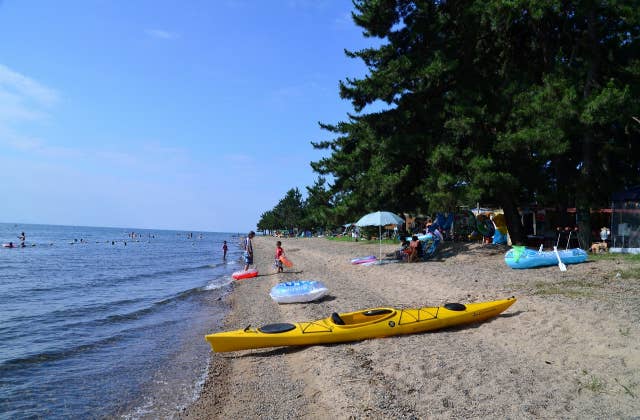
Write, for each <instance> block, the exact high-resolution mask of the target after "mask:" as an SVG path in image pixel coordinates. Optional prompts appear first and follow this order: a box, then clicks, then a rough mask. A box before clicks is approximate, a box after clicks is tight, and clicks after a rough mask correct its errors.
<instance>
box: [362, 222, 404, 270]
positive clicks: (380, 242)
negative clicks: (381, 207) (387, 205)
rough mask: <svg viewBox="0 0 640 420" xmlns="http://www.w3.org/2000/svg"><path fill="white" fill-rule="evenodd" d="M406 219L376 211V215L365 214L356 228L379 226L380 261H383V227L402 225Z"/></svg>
mask: <svg viewBox="0 0 640 420" xmlns="http://www.w3.org/2000/svg"><path fill="white" fill-rule="evenodd" d="M403 223H404V219H402V217H400V216H398V215H397V214H395V213H391V212H390V211H376V212H375V213H369V214H365V215H364V216H362V217H361V218H360V220H358V221H357V222H356V226H360V227H363V226H378V231H379V233H378V241H379V245H380V259H382V226H387V225H401V224H403Z"/></svg>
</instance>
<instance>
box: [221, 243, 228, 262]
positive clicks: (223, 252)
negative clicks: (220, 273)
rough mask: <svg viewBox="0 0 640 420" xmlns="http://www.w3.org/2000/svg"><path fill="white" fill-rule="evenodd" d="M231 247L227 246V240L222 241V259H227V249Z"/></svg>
mask: <svg viewBox="0 0 640 420" xmlns="http://www.w3.org/2000/svg"><path fill="white" fill-rule="evenodd" d="M228 249H229V248H228V247H227V241H223V243H222V259H223V260H226V259H227V250H228Z"/></svg>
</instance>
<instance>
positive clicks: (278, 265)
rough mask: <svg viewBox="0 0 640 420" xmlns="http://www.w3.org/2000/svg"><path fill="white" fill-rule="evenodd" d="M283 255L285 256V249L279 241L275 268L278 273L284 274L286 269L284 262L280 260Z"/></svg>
mask: <svg viewBox="0 0 640 420" xmlns="http://www.w3.org/2000/svg"><path fill="white" fill-rule="evenodd" d="M283 255H284V249H282V242H280V241H278V242H276V261H275V266H276V269H277V272H278V273H282V272H283V271H284V268H283V267H282V261H281V260H280V257H282V256H283Z"/></svg>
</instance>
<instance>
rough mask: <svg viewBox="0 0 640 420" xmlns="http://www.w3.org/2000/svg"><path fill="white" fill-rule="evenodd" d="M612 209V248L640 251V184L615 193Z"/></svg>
mask: <svg viewBox="0 0 640 420" xmlns="http://www.w3.org/2000/svg"><path fill="white" fill-rule="evenodd" d="M611 209H612V210H611V236H612V238H611V239H612V241H611V242H612V248H613V249H616V250H617V249H618V248H620V249H621V250H624V251H625V252H633V253H640V185H639V186H636V187H633V188H629V189H626V190H624V191H620V192H617V193H615V194H613V196H612V199H611ZM613 249H612V251H613Z"/></svg>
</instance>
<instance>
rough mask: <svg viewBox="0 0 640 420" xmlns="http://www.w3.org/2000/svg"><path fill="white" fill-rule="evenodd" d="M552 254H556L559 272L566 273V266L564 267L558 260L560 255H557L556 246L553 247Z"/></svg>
mask: <svg viewBox="0 0 640 420" xmlns="http://www.w3.org/2000/svg"><path fill="white" fill-rule="evenodd" d="M553 252H555V253H556V257H557V258H558V267H560V271H567V266H566V265H564V263H563V262H562V260H561V259H560V254H559V253H558V247H557V246H554V247H553Z"/></svg>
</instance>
